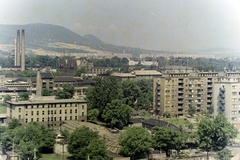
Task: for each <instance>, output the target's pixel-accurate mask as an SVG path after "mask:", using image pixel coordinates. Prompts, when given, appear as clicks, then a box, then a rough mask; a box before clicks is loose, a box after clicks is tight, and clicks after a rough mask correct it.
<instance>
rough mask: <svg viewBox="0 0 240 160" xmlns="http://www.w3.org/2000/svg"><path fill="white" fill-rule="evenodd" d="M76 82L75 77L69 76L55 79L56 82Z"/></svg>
mask: <svg viewBox="0 0 240 160" xmlns="http://www.w3.org/2000/svg"><path fill="white" fill-rule="evenodd" d="M75 81H76V80H75V79H74V78H73V77H68V76H58V77H54V82H75Z"/></svg>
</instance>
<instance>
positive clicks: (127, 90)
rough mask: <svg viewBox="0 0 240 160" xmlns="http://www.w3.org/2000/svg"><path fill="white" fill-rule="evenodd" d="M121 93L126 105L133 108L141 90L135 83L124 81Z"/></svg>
mask: <svg viewBox="0 0 240 160" xmlns="http://www.w3.org/2000/svg"><path fill="white" fill-rule="evenodd" d="M121 85H122V90H123V91H122V92H123V98H124V100H125V101H126V104H128V105H129V106H131V107H132V108H134V105H135V102H136V100H137V98H139V96H140V93H141V90H140V87H139V86H138V85H137V83H136V82H134V81H130V80H126V81H122V84H121Z"/></svg>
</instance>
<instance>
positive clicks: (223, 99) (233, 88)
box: [213, 77, 240, 129]
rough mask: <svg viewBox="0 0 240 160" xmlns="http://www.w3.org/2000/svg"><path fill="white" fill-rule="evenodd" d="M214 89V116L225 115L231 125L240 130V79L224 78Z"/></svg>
mask: <svg viewBox="0 0 240 160" xmlns="http://www.w3.org/2000/svg"><path fill="white" fill-rule="evenodd" d="M213 88H214V94H213V95H214V97H213V105H214V116H216V115H217V114H224V115H225V116H226V118H227V119H228V121H229V122H230V123H232V124H233V125H234V126H236V127H237V128H238V129H240V79H239V78H237V77H224V78H221V79H220V81H219V82H217V83H215V84H214V87H213Z"/></svg>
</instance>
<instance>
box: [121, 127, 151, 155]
mask: <svg viewBox="0 0 240 160" xmlns="http://www.w3.org/2000/svg"><path fill="white" fill-rule="evenodd" d="M119 144H120V153H121V154H122V155H124V156H130V157H131V158H132V159H135V158H138V157H143V156H145V155H146V154H147V153H148V151H149V149H150V146H151V135H150V133H149V132H148V131H147V130H146V129H144V128H142V127H129V128H127V130H126V131H124V132H122V133H121V135H120V138H119Z"/></svg>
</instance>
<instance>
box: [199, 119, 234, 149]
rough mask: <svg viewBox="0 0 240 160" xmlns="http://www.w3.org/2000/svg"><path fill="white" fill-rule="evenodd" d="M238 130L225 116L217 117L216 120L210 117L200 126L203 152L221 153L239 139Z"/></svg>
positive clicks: (200, 144) (200, 140) (200, 141)
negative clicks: (234, 140)
mask: <svg viewBox="0 0 240 160" xmlns="http://www.w3.org/2000/svg"><path fill="white" fill-rule="evenodd" d="M237 134H238V130H237V129H236V128H235V127H234V126H233V125H232V124H231V123H230V122H228V121H227V119H226V117H225V116H224V115H220V114H219V115H217V116H216V117H215V118H214V119H210V118H208V117H206V118H204V119H203V120H202V121H200V123H199V125H198V131H197V135H198V143H199V147H200V148H201V149H203V150H206V151H209V150H214V151H220V150H222V149H224V148H225V147H226V146H227V145H231V143H232V140H233V139H234V138H236V137H237Z"/></svg>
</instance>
